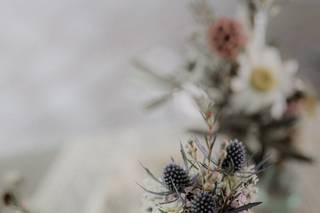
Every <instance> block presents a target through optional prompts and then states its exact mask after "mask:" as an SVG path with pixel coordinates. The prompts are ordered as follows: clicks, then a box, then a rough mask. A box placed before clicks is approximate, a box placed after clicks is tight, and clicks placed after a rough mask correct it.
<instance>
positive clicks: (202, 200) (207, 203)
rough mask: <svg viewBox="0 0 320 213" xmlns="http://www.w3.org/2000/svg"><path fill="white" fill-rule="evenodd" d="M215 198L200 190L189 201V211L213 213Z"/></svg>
mask: <svg viewBox="0 0 320 213" xmlns="http://www.w3.org/2000/svg"><path fill="white" fill-rule="evenodd" d="M215 207H216V206H215V198H214V197H213V196H212V194H210V193H209V192H201V193H199V194H198V195H196V196H195V197H194V198H193V199H192V201H191V207H190V213H198V212H203V213H214V210H215Z"/></svg>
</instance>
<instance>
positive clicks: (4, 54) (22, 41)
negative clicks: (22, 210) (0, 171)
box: [0, 0, 190, 156]
mask: <svg viewBox="0 0 320 213" xmlns="http://www.w3.org/2000/svg"><path fill="white" fill-rule="evenodd" d="M183 5H184V4H182V2H179V1H177V2H174V1H170V0H162V1H150V0H139V1H126V0H121V1H119V0H117V1H101V0H90V1H89V0H56V1H49V0H29V1H20V0H2V1H1V2H0V26H1V28H0V154H1V155H2V156H3V155H10V154H11V153H13V152H17V151H18V152H20V151H26V150H38V149H46V148H47V147H50V146H56V145H57V144H60V143H61V142H64V141H65V140H67V139H68V138H72V137H75V136H76V137H78V136H79V135H83V134H90V133H94V132H96V131H106V130H109V129H111V128H114V127H115V126H117V125H130V123H133V122H136V121H137V120H138V117H139V116H138V115H139V113H141V112H139V110H138V108H139V107H141V105H138V104H137V101H134V100H135V99H137V98H135V97H134V96H135V95H136V96H138V95H139V94H136V93H134V92H133V91H128V85H127V84H128V82H127V81H126V80H127V79H128V78H129V75H130V66H129V63H130V62H129V59H130V58H131V57H132V56H134V55H135V53H137V52H139V51H141V50H143V49H146V48H149V47H152V46H153V45H154V44H157V43H161V42H163V41H166V40H168V38H170V40H171V39H172V40H174V41H176V40H177V37H181V36H182V35H181V32H180V30H177V29H181V28H183V27H184V24H185V23H188V22H190V17H189V14H188V12H187V8H186V7H183ZM135 102H136V105H135ZM140 104H141V103H140ZM135 110H136V111H135Z"/></svg>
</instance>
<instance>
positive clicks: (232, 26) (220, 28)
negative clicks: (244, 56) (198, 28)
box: [208, 18, 247, 59]
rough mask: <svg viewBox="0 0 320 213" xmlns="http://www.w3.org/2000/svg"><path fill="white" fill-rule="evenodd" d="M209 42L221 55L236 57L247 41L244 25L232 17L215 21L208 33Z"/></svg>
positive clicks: (229, 57) (230, 57)
mask: <svg viewBox="0 0 320 213" xmlns="http://www.w3.org/2000/svg"><path fill="white" fill-rule="evenodd" d="M208 34H209V35H208V37H209V38H208V39H209V44H210V46H211V48H213V49H214V50H215V51H216V52H217V53H218V54H219V55H220V56H221V57H223V58H228V59H234V58H235V57H236V56H237V55H238V53H239V52H240V50H241V48H242V47H244V45H245V43H246V40H247V39H246V37H245V36H244V33H243V28H242V25H241V24H240V23H239V22H238V21H236V20H233V19H231V18H221V19H219V20H217V21H216V22H215V23H213V24H212V25H211V26H210V28H209V33H208Z"/></svg>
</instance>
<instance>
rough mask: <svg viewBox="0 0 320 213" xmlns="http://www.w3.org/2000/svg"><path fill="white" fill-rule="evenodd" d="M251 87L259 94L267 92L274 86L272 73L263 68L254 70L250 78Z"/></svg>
mask: <svg viewBox="0 0 320 213" xmlns="http://www.w3.org/2000/svg"><path fill="white" fill-rule="evenodd" d="M250 83H251V86H252V87H253V88H254V89H256V90H258V91H259V92H268V91H270V90H272V89H273V88H274V87H275V86H276V83H277V82H276V79H275V76H274V75H273V73H272V72H271V71H270V70H269V69H266V68H264V67H258V68H254V69H253V71H252V73H251V76H250Z"/></svg>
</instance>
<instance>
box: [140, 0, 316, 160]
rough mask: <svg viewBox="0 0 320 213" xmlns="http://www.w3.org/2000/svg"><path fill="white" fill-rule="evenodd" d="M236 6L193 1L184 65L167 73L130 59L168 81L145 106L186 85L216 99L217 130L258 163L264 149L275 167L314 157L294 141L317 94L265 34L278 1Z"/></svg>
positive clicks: (251, 1) (257, 0)
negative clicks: (233, 12)
mask: <svg viewBox="0 0 320 213" xmlns="http://www.w3.org/2000/svg"><path fill="white" fill-rule="evenodd" d="M239 3H240V4H239V12H238V13H239V15H238V16H237V17H218V16H216V15H215V12H214V10H213V8H212V7H211V5H210V2H209V0H195V1H191V6H192V7H191V8H192V11H193V14H194V17H195V19H196V20H197V21H198V25H197V30H196V32H194V33H193V35H192V36H191V39H190V41H189V42H188V45H187V48H186V51H185V53H186V54H185V61H186V63H185V65H183V67H179V69H178V71H177V72H176V73H174V74H173V75H170V76H163V75H159V74H157V73H155V72H153V71H152V70H150V69H148V67H147V66H146V65H145V64H142V63H139V61H136V65H137V66H138V67H139V68H140V69H141V70H147V71H148V72H149V73H150V74H151V76H152V77H156V78H157V79H158V80H160V81H162V82H165V83H166V85H169V86H170V90H169V92H168V93H166V94H165V95H164V96H162V97H160V98H159V99H156V100H155V101H153V102H152V103H151V104H150V105H149V107H155V106H158V105H159V104H161V103H164V102H165V101H166V100H168V99H169V98H170V97H172V94H173V93H177V91H183V90H184V91H185V88H186V87H187V86H189V85H190V84H191V85H193V86H196V87H197V88H200V89H201V90H203V91H205V92H206V94H207V95H208V97H209V98H210V99H211V100H212V102H213V103H214V105H213V108H212V109H211V110H215V111H219V114H220V118H221V119H219V122H218V123H219V125H218V130H217V131H218V133H222V134H225V135H228V136H230V137H232V138H238V139H239V140H241V141H245V146H246V148H247V150H248V152H249V153H250V154H252V155H253V158H254V159H255V161H256V162H260V161H261V160H262V159H263V158H264V157H265V155H266V154H270V157H269V160H270V161H272V162H273V163H277V164H278V165H280V164H283V162H286V161H287V160H289V159H294V160H299V161H303V162H312V159H311V158H310V157H309V156H307V155H305V154H304V153H303V152H302V151H300V150H299V149H298V148H297V145H296V140H295V139H296V138H297V137H296V136H297V133H298V132H299V124H300V121H302V120H303V118H304V117H305V116H304V115H306V114H308V113H310V112H312V111H313V110H314V109H315V105H316V99H315V96H314V95H313V94H312V90H310V88H309V87H308V86H307V84H306V83H305V82H303V81H302V79H300V78H299V77H298V76H297V75H296V73H297V69H298V65H297V63H296V62H295V61H292V60H283V58H282V57H281V55H280V52H279V50H278V49H277V48H276V47H274V46H271V45H270V44H268V43H267V41H266V38H265V37H266V31H267V23H268V19H269V17H270V16H271V14H272V13H273V12H274V11H275V10H276V9H275V8H276V6H277V4H275V1H272V0H243V1H239ZM277 3H279V1H277ZM182 107H183V106H182ZM193 131H195V130H193ZM196 132H201V131H198V130H196Z"/></svg>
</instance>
